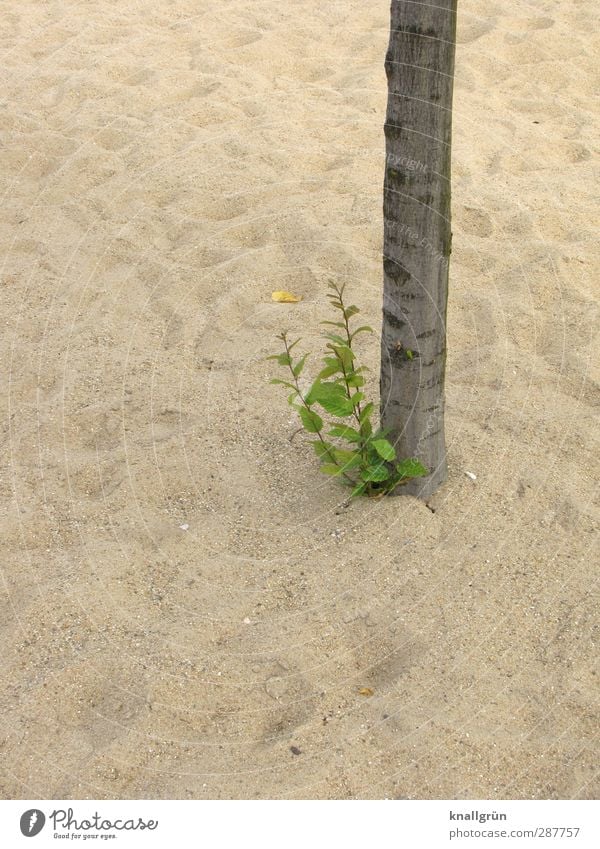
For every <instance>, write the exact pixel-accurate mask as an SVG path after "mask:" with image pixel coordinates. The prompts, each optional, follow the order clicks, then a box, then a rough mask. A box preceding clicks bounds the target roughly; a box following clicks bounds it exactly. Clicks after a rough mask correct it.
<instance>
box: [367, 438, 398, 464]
mask: <svg viewBox="0 0 600 849" xmlns="http://www.w3.org/2000/svg"><path fill="white" fill-rule="evenodd" d="M371 445H372V446H373V448H374V449H375V451H377V453H378V454H379V456H380V457H383V459H384V460H388V462H391V461H392V460H395V459H396V452H395V451H394V446H393V445H392V444H391V443H390V442H388V441H387V439H374V440H373V441H372V442H371Z"/></svg>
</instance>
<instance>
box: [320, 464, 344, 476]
mask: <svg viewBox="0 0 600 849" xmlns="http://www.w3.org/2000/svg"><path fill="white" fill-rule="evenodd" d="M321 471H322V472H323V473H324V474H326V475H341V474H343V472H342V469H340V467H339V466H336V465H335V464H334V463H324V464H323V465H322V466H321Z"/></svg>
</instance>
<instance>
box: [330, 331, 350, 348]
mask: <svg viewBox="0 0 600 849" xmlns="http://www.w3.org/2000/svg"><path fill="white" fill-rule="evenodd" d="M324 335H325V338H326V339H329V341H330V342H333V343H334V345H339V346H340V347H342V348H347V347H348V340H347V339H342V337H341V336H338V335H337V334H336V333H325V334H324ZM328 347H329V346H328Z"/></svg>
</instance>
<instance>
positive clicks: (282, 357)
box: [275, 353, 292, 366]
mask: <svg viewBox="0 0 600 849" xmlns="http://www.w3.org/2000/svg"><path fill="white" fill-rule="evenodd" d="M275 359H276V360H277V362H278V363H279V365H280V366H290V365H291V364H292V358H291V357H290V355H289V354H286V353H283V354H279V356H278V357H275Z"/></svg>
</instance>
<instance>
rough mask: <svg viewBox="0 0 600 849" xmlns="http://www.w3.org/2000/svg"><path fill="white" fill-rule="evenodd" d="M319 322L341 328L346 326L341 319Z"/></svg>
mask: <svg viewBox="0 0 600 849" xmlns="http://www.w3.org/2000/svg"><path fill="white" fill-rule="evenodd" d="M321 324H329V325H331V327H341V328H342V330H344V329H345V327H346V325H345V324H344V322H343V321H322V322H321Z"/></svg>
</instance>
